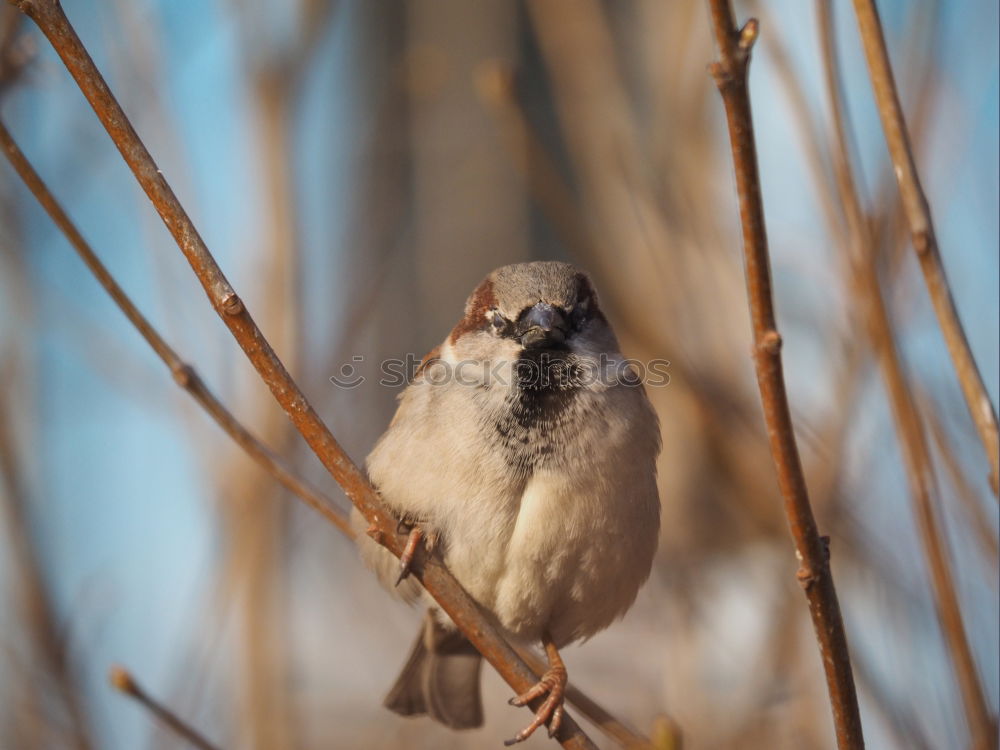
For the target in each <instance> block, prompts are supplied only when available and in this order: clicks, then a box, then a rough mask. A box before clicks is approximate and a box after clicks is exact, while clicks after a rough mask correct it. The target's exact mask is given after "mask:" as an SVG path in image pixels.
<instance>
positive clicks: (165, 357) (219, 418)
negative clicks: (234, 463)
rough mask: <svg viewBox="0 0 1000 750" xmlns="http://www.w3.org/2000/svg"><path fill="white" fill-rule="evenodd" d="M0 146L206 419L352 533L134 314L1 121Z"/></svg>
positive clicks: (327, 502) (321, 496) (341, 515)
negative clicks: (201, 409)
mask: <svg viewBox="0 0 1000 750" xmlns="http://www.w3.org/2000/svg"><path fill="white" fill-rule="evenodd" d="M0 147H2V148H3V151H4V155H5V156H6V157H7V159H8V160H9V161H10V163H11V165H12V166H13V167H14V170H15V171H16V172H17V173H18V175H20V177H21V179H22V180H24V183H25V185H27V186H28V189H29V190H31V193H32V194H33V195H34V196H35V198H36V199H37V200H38V202H39V203H40V204H41V205H42V207H43V208H44V209H45V211H46V213H48V215H49V216H50V217H51V218H52V221H53V222H55V224H56V226H57V227H59V229H60V231H62V233H63V234H64V235H65V236H66V239H67V240H69V242H70V244H71V245H72V246H73V249H75V250H76V252H77V254H78V255H79V256H80V258H81V259H82V260H83V262H84V263H85V264H86V266H87V268H88V269H90V271H91V273H93V274H94V276H95V277H96V278H97V281H98V282H99V283H100V284H101V286H102V287H104V289H105V291H107V293H108V295H109V296H110V297H111V298H112V299H113V300H114V302H115V304H116V305H118V307H119V308H120V309H121V311H122V312H123V313H124V314H125V317H127V318H128V319H129V321H130V322H131V323H132V325H134V326H135V328H136V330H137V331H138V332H139V333H140V334H141V335H142V337H143V338H144V339H145V340H146V343H148V344H149V346H150V348H151V349H152V350H153V351H154V352H156V355H157V356H158V357H159V358H160V359H161V360H162V361H163V363H164V364H165V365H166V366H167V368H168V369H169V370H170V373H171V374H172V375H173V378H174V381H175V382H176V383H177V384H178V385H179V386H180V387H181V388H183V389H184V390H185V391H187V392H188V393H189V394H190V395H191V397H192V398H193V399H194V400H195V401H197V402H198V403H199V404H200V405H201V406H202V407H203V408H204V409H205V411H206V412H208V414H209V416H211V417H212V419H214V420H215V422H216V424H218V425H219V427H221V428H222V429H223V430H224V431H225V432H226V434H227V435H229V436H230V437H231V438H232V439H233V440H234V441H235V442H236V443H237V444H238V445H239V446H240V447H241V448H242V449H243V450H244V451H246V453H247V454H248V455H249V456H250V457H251V458H253V460H254V461H256V462H257V464H258V465H260V466H261V468H263V469H264V470H265V471H266V472H267V473H268V474H270V475H271V476H273V477H274V478H275V479H276V480H277V481H278V482H279V483H280V484H281V485H282V486H284V487H285V488H287V489H288V490H289V491H291V492H293V493H295V494H296V495H298V496H299V497H300V498H302V500H303V501H305V502H306V504H308V505H309V506H310V507H311V508H313V509H315V510H316V511H318V512H319V513H320V514H322V515H323V516H324V517H325V518H326V519H327V520H328V521H330V523H332V524H333V525H335V526H336V527H337V528H338V529H340V530H341V531H343V532H344V533H345V534H348V535H350V534H351V528H350V523H349V522H348V521H347V517H346V516H345V515H344V513H342V512H341V511H340V510H338V509H337V507H336V504H335V503H334V501H333V500H332V499H330V498H329V497H327V496H326V495H324V494H323V493H322V492H321V491H320V490H318V489H316V488H315V487H312V486H311V485H309V484H308V483H307V482H305V481H303V480H301V479H299V478H298V477H297V476H295V475H294V474H293V473H292V471H291V470H290V469H289V468H288V466H287V464H285V462H284V460H283V459H282V458H281V457H280V456H278V455H277V454H275V453H274V452H273V451H272V450H271V449H270V448H268V447H267V446H266V445H264V444H263V443H261V442H260V441H259V440H258V439H257V438H256V437H254V436H253V435H252V434H251V433H250V432H249V431H248V430H247V429H246V428H245V427H244V426H243V425H242V424H240V422H239V421H238V420H237V419H236V418H235V417H234V416H233V415H232V414H231V413H230V412H229V410H228V409H226V407H225V406H223V404H222V403H221V402H220V401H219V400H218V399H217V398H216V397H215V396H214V394H212V392H211V391H210V390H208V388H207V387H206V386H205V383H204V381H202V379H201V377H200V376H199V375H198V373H197V372H196V371H195V369H194V368H193V367H191V366H190V365H189V364H187V363H186V362H184V361H183V360H182V359H181V358H180V357H179V356H178V355H177V353H176V352H175V351H174V350H173V349H172V348H171V346H170V345H169V344H168V343H167V342H166V341H164V340H163V337H162V336H160V334H159V333H158V332H157V330H156V329H155V328H154V327H153V326H152V325H151V324H150V323H149V321H148V320H146V318H145V317H144V316H143V314H142V313H141V312H139V310H138V308H137V307H136V306H135V304H134V303H133V302H132V300H131V299H129V297H128V295H127V294H126V293H125V290H123V289H122V288H121V286H119V284H118V282H116V281H115V279H114V277H113V276H112V275H111V273H110V272H109V271H108V269H107V268H106V267H105V266H104V264H103V263H101V260H100V259H99V258H98V257H97V255H96V254H95V253H94V251H93V250H92V249H91V247H90V245H88V244H87V241H86V240H85V239H84V238H83V235H81V234H80V232H79V230H77V228H76V226H75V225H74V224H73V222H72V221H71V220H70V218H69V216H67V215H66V212H65V211H64V210H63V209H62V207H61V206H60V205H59V203H58V202H57V201H56V199H55V197H54V196H53V195H52V193H51V191H49V189H48V187H47V186H46V185H45V183H44V182H43V181H42V179H41V177H39V176H38V173H37V172H36V171H35V170H34V168H33V167H32V166H31V164H30V163H29V162H28V160H27V158H25V156H24V154H23V153H22V152H21V150H20V149H19V148H18V146H17V144H16V143H15V142H14V139H13V138H12V137H11V134H10V132H9V131H8V130H7V127H6V125H5V124H4V123H3V122H2V121H0Z"/></svg>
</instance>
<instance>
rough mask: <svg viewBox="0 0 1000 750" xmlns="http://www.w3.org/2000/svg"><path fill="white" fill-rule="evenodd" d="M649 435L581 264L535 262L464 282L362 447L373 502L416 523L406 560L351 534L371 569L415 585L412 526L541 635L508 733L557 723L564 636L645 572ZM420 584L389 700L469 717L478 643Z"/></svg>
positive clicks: (474, 706) (529, 632)
mask: <svg viewBox="0 0 1000 750" xmlns="http://www.w3.org/2000/svg"><path fill="white" fill-rule="evenodd" d="M659 451H660V433H659V426H658V423H657V419H656V414H655V413H654V411H653V408H652V406H651V405H650V403H649V401H648V399H647V398H646V395H645V392H644V390H643V387H642V384H641V382H640V380H639V378H638V377H637V374H636V373H635V372H634V371H633V370H632V369H631V367H630V366H629V364H628V363H627V362H626V361H625V359H624V357H623V356H622V354H621V353H620V352H619V347H618V341H617V340H616V339H615V335H614V333H613V332H612V330H611V327H610V325H609V324H608V321H607V319H606V318H605V317H604V315H603V313H602V312H601V309H600V307H599V305H598V301H597V296H596V294H595V292H594V288H593V285H592V284H591V282H590V279H589V277H588V276H587V275H586V274H585V273H583V272H582V271H580V270H578V269H576V268H574V267H573V266H571V265H569V264H566V263H556V262H536V263H518V264H515V265H509V266H504V267H502V268H498V269H497V270H495V271H493V272H492V273H491V274H490V275H489V276H487V277H486V279H485V280H484V281H483V282H482V283H481V284H480V285H479V286H478V287H477V288H476V289H475V291H474V292H473V293H472V296H471V297H469V299H468V302H467V303H466V305H465V316H464V317H463V318H462V320H461V321H460V322H459V323H458V325H456V326H455V328H454V329H453V330H452V331H451V333H450V334H449V335H448V338H447V339H445V341H444V343H442V344H441V345H440V346H439V347H438V348H437V349H435V350H434V351H432V352H431V353H430V354H429V355H428V356H427V357H425V359H424V361H423V362H422V364H421V366H420V368H419V370H418V372H417V374H416V376H415V377H414V379H413V381H412V382H411V383H410V385H409V386H408V387H407V388H406V390H405V391H404V392H403V394H402V396H401V401H400V404H399V408H398V410H397V412H396V415H395V417H394V418H393V420H392V423H391V424H390V426H389V429H388V430H387V431H386V433H385V434H384V435H383V436H382V438H381V439H380V440H379V442H378V444H377V445H376V446H375V448H374V449H373V450H372V452H371V455H369V456H368V461H367V469H368V473H369V476H370V478H371V480H372V482H373V484H374V485H375V487H376V488H377V489H378V491H379V493H380V494H381V496H382V499H383V501H384V503H385V505H386V506H387V508H388V509H389V510H390V511H392V512H393V513H395V514H396V515H397V516H398V518H399V519H400V520H401V522H403V523H405V524H407V525H408V526H410V528H411V529H412V531H411V534H410V537H409V543H408V545H407V554H404V556H403V559H402V562H400V561H399V560H396V559H395V558H394V557H393V556H392V555H391V554H390V553H389V552H387V551H386V550H385V549H384V548H382V547H380V546H379V545H377V544H376V543H375V542H373V541H372V540H371V539H369V538H368V537H367V536H366V535H365V534H364V533H360V534H359V535H358V538H359V539H360V540H361V541H360V542H359V543H360V546H361V551H362V556H363V557H364V558H365V559H366V561H367V562H368V564H369V565H370V566H371V567H373V568H374V569H375V570H376V572H377V573H378V574H379V577H380V578H381V579H382V580H383V581H384V582H385V583H386V584H387V585H390V586H392V585H394V584H396V585H397V586H398V588H397V591H399V592H400V594H401V595H403V596H404V598H407V599H410V600H415V599H416V598H418V597H419V596H421V589H420V588H419V584H417V583H416V582H415V581H414V580H413V579H412V578H411V579H408V580H403V579H404V578H405V577H406V573H407V571H408V567H407V566H408V565H409V563H410V561H411V557H412V554H413V552H414V549H415V548H416V546H417V545H418V544H419V543H420V541H421V540H424V541H425V542H426V543H427V545H428V547H431V543H433V553H434V554H439V555H440V556H441V558H442V559H443V560H444V562H445V564H446V565H447V566H448V568H449V569H450V570H451V572H452V574H454V576H455V578H456V579H457V580H458V581H459V583H461V584H462V586H463V587H464V588H465V590H466V591H467V592H468V593H469V594H470V595H471V596H472V597H473V598H474V599H475V600H476V601H477V602H478V603H479V604H480V605H481V607H482V608H483V610H484V611H485V612H486V613H487V614H488V616H490V617H491V618H492V619H493V620H494V622H495V624H496V625H497V626H498V627H499V628H500V630H501V632H502V633H503V634H504V635H505V636H506V637H507V638H508V639H509V640H511V641H513V642H516V643H522V644H531V643H539V642H541V643H542V644H543V646H544V648H545V653H546V656H547V658H548V663H549V668H548V670H547V671H546V672H545V674H544V675H543V676H542V679H541V680H540V681H539V683H538V684H537V685H536V686H535V687H534V688H532V689H531V690H529V691H528V692H527V693H524V694H522V695H520V696H517V697H516V698H515V699H513V700H512V701H511V702H512V703H513V704H514V705H524V704H526V703H527V702H529V701H531V700H533V699H534V698H537V697H540V696H543V695H545V696H547V698H546V700H545V701H544V703H543V704H542V706H541V708H540V709H539V711H538V712H537V713H536V715H535V717H534V720H533V721H532V722H531V724H530V725H529V726H528V727H526V728H525V729H524V730H522V731H521V732H520V733H519V734H518V735H517V737H515V738H514V739H513V740H511V741H510V743H513V742H515V741H520V740H523V739H526V738H527V737H528V736H530V735H531V734H532V732H534V731H535V730H536V729H537V728H538V727H539V726H541V725H542V724H545V723H548V725H549V731H550V733H552V734H554V733H555V731H556V729H557V728H558V725H559V722H560V720H561V718H562V711H563V709H562V702H563V693H564V690H565V686H566V679H567V678H566V669H565V666H564V665H563V662H562V659H561V657H560V655H559V651H558V649H559V648H561V647H562V646H564V645H566V644H568V643H571V642H574V641H578V640H581V639H586V638H589V637H590V636H592V635H594V634H595V633H597V632H598V631H600V630H603V629H604V628H606V627H608V625H610V624H611V623H612V622H613V621H614V620H615V619H617V618H619V617H621V616H622V615H623V614H624V613H625V611H626V610H627V609H628V608H629V607H630V606H631V605H632V602H633V601H634V600H635V597H636V593H637V592H638V590H639V587H640V586H641V585H642V583H643V582H644V581H645V580H646V578H647V577H648V576H649V571H650V567H651V565H652V562H653V555H654V553H655V551H656V543H657V536H658V532H659V516H660V505H659V498H658V495H657V489H656V466H655V464H656V457H657V455H658V454H659ZM355 523H356V524H358V525H359V530H363V526H362V525H361V524H363V521H362V520H361V518H360V515H358V514H356V520H355ZM401 581H402V585H399V584H400V582H401ZM423 596H424V597H425V598H426V599H427V601H428V603H429V604H430V605H431V608H430V611H429V613H428V616H427V617H426V619H425V622H424V625H423V626H422V630H421V633H420V635H419V637H418V638H417V641H416V643H415V644H414V646H413V650H412V652H411V653H410V656H409V658H408V659H407V661H406V664H405V665H404V667H403V670H402V673H401V674H400V675H399V678H398V679H397V681H396V683H395V685H394V686H393V688H392V689H391V691H390V692H389V695H388V696H387V698H386V705H387V706H388V707H389V708H390V709H392V710H393V711H396V712H397V713H400V714H403V715H421V714H428V715H430V716H431V717H432V718H434V719H436V720H437V721H440V722H441V723H443V724H445V725H447V726H449V727H453V728H468V727H476V726H480V725H481V724H482V702H481V698H480V692H479V672H480V663H481V658H480V656H479V654H478V652H477V651H476V650H475V649H474V648H473V647H472V645H471V644H470V643H469V642H468V641H467V640H466V639H465V638H464V637H463V636H462V635H461V633H460V632H459V631H458V630H457V629H456V628H455V626H454V625H453V624H452V623H451V621H450V620H449V619H448V618H447V616H446V615H444V614H443V613H441V612H440V611H439V610H437V609H435V608H434V602H433V600H432V599H431V598H430V597H429V596H427V595H426V594H423ZM510 743H508V744H510Z"/></svg>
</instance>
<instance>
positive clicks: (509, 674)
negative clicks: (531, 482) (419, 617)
mask: <svg viewBox="0 0 1000 750" xmlns="http://www.w3.org/2000/svg"><path fill="white" fill-rule="evenodd" d="M8 2H11V3H13V4H14V5H17V6H18V7H19V8H20V9H21V10H22V11H23V12H25V13H26V14H27V15H28V17H29V18H31V19H32V20H33V21H34V22H35V24H36V25H37V26H38V28H39V29H40V30H41V32H42V33H43V34H44V35H45V36H46V38H47V39H48V40H49V42H50V43H51V44H52V46H53V48H54V49H55V51H56V52H57V53H58V55H59V57H60V58H61V59H62V61H63V63H64V64H65V65H66V67H67V69H68V70H69V72H70V74H71V75H72V76H73V78H74V79H75V80H76V82H77V85H78V86H79V87H80V90H81V91H82V93H83V94H84V96H85V97H86V98H87V100H88V101H89V102H90V105H91V107H93V109H94V112H95V113H96V114H97V116H98V119H100V121H101V123H102V124H103V125H104V127H105V129H106V130H107V131H108V134H109V135H110V136H111V138H112V140H113V141H114V143H115V145H116V146H117V147H118V150H119V151H120V152H121V154H122V157H123V158H124V159H125V161H126V163H127V164H128V165H129V167H130V168H131V170H132V172H133V174H134V175H135V177H136V179H137V180H138V182H139V184H140V185H141V186H142V188H143V190H144V191H145V192H146V195H147V196H149V199H150V201H152V203H153V206H154V207H155V208H156V210H157V212H158V213H159V214H160V217H161V218H162V219H163V222H164V224H165V225H166V226H167V229H168V230H169V231H170V233H171V234H172V235H173V237H174V239H175V241H176V242H177V244H178V246H179V247H180V249H181V252H182V253H183V254H184V256H185V257H186V258H187V260H188V262H189V263H190V265H191V268H192V269H193V270H194V272H195V275H196V276H197V277H198V280H199V281H200V282H201V285H202V287H203V288H204V290H205V293H206V294H207V295H208V298H209V302H210V303H211V305H212V307H213V308H214V309H215V310H216V312H217V313H218V314H219V317H220V318H221V319H222V320H223V322H224V323H225V324H226V326H227V327H228V328H229V330H230V332H231V333H232V334H233V337H234V338H235V339H236V341H237V343H238V344H239V345H240V347H241V348H242V349H243V351H244V353H245V354H246V356H247V358H248V359H249V360H250V362H251V363H252V364H253V366H254V368H255V369H256V370H257V372H258V374H259V375H260V377H261V379H262V380H263V381H264V383H265V385H267V386H268V388H270V390H271V393H272V394H273V395H274V398H275V400H276V401H277V402H278V403H279V404H280V405H281V407H282V408H283V409H284V410H285V413H286V414H287V415H288V417H289V419H291V421H292V423H293V424H294V425H295V427H296V429H298V431H299V432H300V433H301V434H302V436H303V437H304V438H305V440H306V442H307V443H308V444H309V447H310V448H311V449H312V450H313V452H314V453H315V454H316V456H317V457H318V458H319V459H320V461H321V462H322V464H323V465H324V467H326V469H327V471H329V472H330V474H331V475H332V476H333V478H334V479H335V480H337V482H338V484H340V486H341V487H343V489H344V491H345V492H346V493H347V496H348V497H349V498H350V499H351V501H352V502H353V503H354V505H355V507H357V508H358V510H359V511H360V512H361V513H362V514H363V515H364V517H365V518H366V519H367V520H368V522H369V523H370V524H371V531H370V533H371V534H372V536H373V537H374V538H375V539H376V540H377V541H378V542H379V543H380V544H382V545H383V546H385V547H386V549H388V550H389V551H391V552H392V553H393V554H394V555H396V556H397V557H398V556H399V555H400V553H401V552H402V550H403V545H404V544H405V540H406V537H405V535H402V534H400V533H398V531H397V528H396V526H397V523H396V520H395V519H394V518H393V517H392V516H391V514H389V513H388V512H387V511H386V510H385V509H384V507H383V506H382V503H381V501H380V500H379V497H378V495H377V493H376V492H375V490H374V488H373V487H372V486H371V484H369V482H368V481H367V479H366V477H365V475H364V474H363V473H362V472H361V470H360V469H359V468H358V467H357V465H356V464H354V462H353V461H351V459H350V458H349V457H348V455H347V454H346V453H345V452H344V450H343V448H341V446H340V444H339V443H338V442H337V441H336V439H335V438H334V437H333V434H332V433H331V432H330V430H329V428H328V427H327V426H326V425H325V424H324V423H323V421H322V420H321V419H320V418H319V415H318V414H317V413H316V411H315V410H314V409H313V407H312V405H311V404H310V403H309V402H308V400H307V399H306V397H305V395H304V394H303V393H302V391H301V390H300V389H299V387H298V385H296V383H295V381H294V380H293V379H292V377H291V375H289V373H288V371H287V370H286V369H285V366H284V365H283V364H282V362H281V361H280V360H279V359H278V357H277V355H276V354H275V353H274V350H273V349H272V348H271V346H270V344H269V343H268V341H267V339H266V338H265V337H264V334H263V333H262V332H261V330H260V329H259V328H258V327H257V324H256V323H255V322H254V320H253V318H252V317H251V316H250V312H249V311H248V310H247V308H246V306H245V305H244V303H243V301H242V300H241V299H240V298H239V296H238V295H237V293H236V291H235V290H234V289H233V287H232V286H231V285H230V283H229V281H228V280H227V279H226V277H225V275H224V274H223V272H222V270H221V269H220V268H219V265H218V264H217V263H216V261H215V258H214V257H213V256H212V254H211V252H209V250H208V247H207V246H206V245H205V242H204V241H203V240H202V239H201V237H200V236H199V234H198V232H197V230H196V229H195V227H194V225H193V223H192V222H191V219H190V218H189V217H188V215H187V213H186V212H185V211H184V209H183V207H182V206H181V205H180V202H179V201H178V200H177V198H176V196H175V195H174V194H173V191H172V190H171V188H170V186H169V184H168V183H167V181H166V180H165V179H164V177H163V175H162V173H161V172H160V170H159V169H158V168H157V166H156V163H155V162H154V161H153V158H152V156H150V154H149V152H148V151H147V150H146V147H145V146H144V145H143V143H142V141H141V140H140V139H139V136H138V135H137V134H136V132H135V130H134V129H133V128H132V125H131V123H130V122H129V120H128V118H127V117H126V116H125V113H124V112H123V111H122V109H121V107H120V106H119V104H118V102H117V101H116V100H115V98H114V96H113V95H112V93H111V91H110V89H109V88H108V86H107V84H106V83H105V81H104V79H103V77H102V76H101V74H100V72H99V71H98V70H97V67H96V66H95V65H94V63H93V60H91V58H90V55H89V54H88V53H87V50H86V48H85V47H84V46H83V43H82V42H81V41H80V39H79V37H78V36H77V35H76V32H75V31H74V30H73V27H72V26H71V25H70V23H69V19H67V18H66V15H65V14H64V13H63V10H62V8H61V6H60V5H59V3H58V2H57V0H8ZM414 573H415V574H416V576H417V578H418V579H419V580H420V581H421V583H422V584H423V585H424V588H425V589H426V590H427V591H428V592H429V593H430V594H431V595H432V596H433V597H434V598H435V599H436V600H437V602H438V604H440V605H441V608H442V609H443V610H444V611H445V612H446V613H447V614H448V616H449V617H451V619H452V620H453V621H454V623H455V624H456V625H457V626H458V627H459V629H460V630H461V631H462V632H463V634H464V635H465V636H466V637H467V638H468V639H469V640H470V641H471V642H472V643H473V644H474V645H475V646H476V648H477V649H478V650H479V651H480V653H482V654H483V656H484V657H485V658H486V660H487V661H489V662H490V664H492V665H493V666H494V667H495V668H496V669H497V671H498V672H499V673H500V675H501V676H502V677H503V678H504V680H506V681H507V683H508V684H509V685H510V686H511V687H512V688H514V690H515V691H517V692H519V693H520V692H523V691H526V690H527V689H529V688H530V687H531V686H533V685H534V683H535V681H536V678H535V676H534V675H533V674H532V672H531V670H530V669H529V668H528V667H527V665H526V664H525V663H524V662H523V661H522V660H521V659H520V658H519V657H518V656H517V654H516V653H515V652H514V651H513V649H512V648H511V647H510V646H509V645H508V644H507V643H506V642H505V641H504V640H503V638H502V637H501V636H500V635H499V633H498V632H497V631H496V629H495V628H494V627H493V626H492V625H490V623H489V622H488V621H487V619H486V618H485V616H484V615H483V613H482V612H481V611H480V609H479V607H478V605H477V604H476V603H475V602H474V601H473V600H472V599H471V598H470V597H469V595H468V594H467V593H465V591H464V590H463V589H462V587H461V586H460V585H459V583H458V582H457V581H456V580H455V579H454V577H453V576H452V575H451V574H450V573H449V572H448V570H447V569H446V568H445V567H444V565H443V564H442V563H441V562H440V561H439V560H436V559H434V558H432V557H430V558H426V557H424V556H421V557H420V558H419V559H418V564H417V565H416V566H415V570H414ZM540 703H541V700H540V699H539V700H535V701H533V702H532V708H533V709H537V708H538V706H539V705H540ZM557 739H558V740H559V742H560V743H561V744H562V745H563V746H564V747H566V748H595V745H594V744H593V742H592V741H591V740H590V739H589V738H588V737H587V735H586V734H585V733H584V732H583V730H582V729H580V727H579V726H578V725H577V724H576V722H575V721H573V720H572V719H570V717H568V716H565V717H564V718H563V723H562V726H561V728H560V730H559V732H558V734H557Z"/></svg>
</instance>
